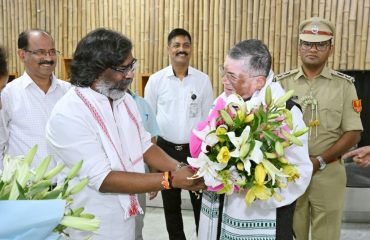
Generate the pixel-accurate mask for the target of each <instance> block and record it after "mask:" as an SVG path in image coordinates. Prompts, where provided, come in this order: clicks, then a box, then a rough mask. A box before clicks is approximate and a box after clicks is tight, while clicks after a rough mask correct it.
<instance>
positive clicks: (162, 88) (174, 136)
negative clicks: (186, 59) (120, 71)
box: [144, 65, 213, 144]
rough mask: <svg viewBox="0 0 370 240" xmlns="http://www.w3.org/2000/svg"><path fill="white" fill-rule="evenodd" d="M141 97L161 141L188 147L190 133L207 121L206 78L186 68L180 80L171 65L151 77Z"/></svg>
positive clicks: (209, 87)
mask: <svg viewBox="0 0 370 240" xmlns="http://www.w3.org/2000/svg"><path fill="white" fill-rule="evenodd" d="M192 96H193V98H195V99H194V100H193V99H192ZM144 97H145V100H147V102H148V103H149V104H150V106H151V107H152V109H153V111H154V113H155V114H156V116H157V122H158V125H159V128H160V131H161V137H163V138H164V139H166V140H167V141H169V142H172V143H177V144H184V143H189V138H190V131H191V129H193V128H195V127H196V124H198V122H200V121H202V120H203V119H205V118H206V117H207V115H208V112H209V110H210V109H211V106H212V102H213V92H212V85H211V82H210V80H209V77H208V75H206V74H205V73H203V72H201V71H199V70H197V69H195V68H192V67H190V66H189V68H188V75H187V76H186V77H185V78H184V79H182V80H180V79H179V78H177V77H176V76H175V74H174V72H173V69H172V66H171V65H170V66H168V67H166V68H164V69H162V70H160V71H158V72H156V73H154V74H153V75H151V76H150V77H149V81H148V83H147V84H146V86H145V94H144Z"/></svg>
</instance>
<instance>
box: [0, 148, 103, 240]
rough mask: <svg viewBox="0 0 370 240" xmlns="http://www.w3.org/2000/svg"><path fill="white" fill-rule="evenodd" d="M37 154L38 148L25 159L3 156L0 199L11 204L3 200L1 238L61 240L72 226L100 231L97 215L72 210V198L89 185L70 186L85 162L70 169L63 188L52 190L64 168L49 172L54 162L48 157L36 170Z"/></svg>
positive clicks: (77, 209) (85, 183)
mask: <svg viewBox="0 0 370 240" xmlns="http://www.w3.org/2000/svg"><path fill="white" fill-rule="evenodd" d="M36 151H37V145H35V146H34V147H33V148H32V149H31V150H30V152H29V153H28V154H27V155H26V156H17V157H10V156H9V155H6V156H5V157H4V160H3V163H4V169H3V171H1V170H0V200H10V201H0V208H3V210H2V211H1V212H2V219H3V220H4V222H2V221H1V219H0V223H1V224H0V225H1V226H3V227H2V228H1V229H0V239H31V238H32V239H45V238H47V239H59V238H60V236H61V235H65V236H68V234H66V233H65V229H66V228H69V227H70V228H74V229H77V230H81V231H95V230H97V229H98V227H99V223H100V221H99V220H98V219H96V218H95V216H94V215H92V214H89V213H86V212H84V208H83V207H80V208H75V209H72V207H71V204H72V202H73V198H72V195H74V194H76V193H78V192H79V191H81V190H82V189H83V188H84V187H85V186H86V185H87V183H88V179H83V180H82V181H80V182H79V183H77V184H75V185H74V186H72V187H70V186H69V182H70V180H72V179H73V178H74V177H75V176H76V175H77V173H78V172H79V170H80V168H81V166H82V163H83V161H82V160H81V161H80V162H78V163H77V164H76V165H75V166H74V167H73V168H72V169H71V171H70V172H69V174H68V176H67V177H66V178H65V180H64V182H63V183H62V184H61V185H58V186H56V187H55V188H53V187H52V179H53V178H54V177H55V176H56V175H57V174H58V173H60V172H61V171H62V170H63V168H64V165H63V164H61V165H58V166H56V167H55V168H53V169H51V170H50V171H47V169H48V167H49V164H50V161H51V158H50V156H48V157H46V158H45V159H44V160H43V161H42V162H41V163H40V165H39V166H37V167H36V168H35V169H33V168H31V167H30V165H31V162H32V160H33V158H34V155H35V153H36ZM40 200H43V201H40ZM20 209H21V210H20ZM19 219H22V220H21V221H19ZM52 231H53V232H54V233H56V234H53V233H52Z"/></svg>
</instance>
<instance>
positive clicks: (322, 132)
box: [276, 18, 362, 240]
mask: <svg viewBox="0 0 370 240" xmlns="http://www.w3.org/2000/svg"><path fill="white" fill-rule="evenodd" d="M334 32H335V29H334V26H333V25H332V24H331V23H330V22H329V21H327V20H325V19H321V18H311V19H308V20H306V21H304V22H302V23H301V24H300V26H299V39H300V43H299V54H300V56H301V61H302V66H301V67H300V68H298V69H296V70H292V71H290V72H287V73H283V74H280V75H278V76H276V80H277V81H280V83H281V84H282V86H283V87H284V88H285V89H286V90H289V89H294V90H295V92H294V95H295V96H293V100H296V101H297V102H298V103H299V104H300V105H301V107H302V111H303V112H304V121H305V123H306V124H307V126H310V131H309V144H308V145H309V154H310V158H311V161H312V164H313V176H312V180H311V183H310V186H309V187H308V188H307V190H306V193H305V194H304V195H302V196H301V197H300V198H299V199H298V200H297V205H296V210H295V214H294V223H293V228H294V231H295V234H296V239H297V240H306V239H307V240H308V236H309V229H310V223H312V226H311V239H312V240H328V239H330V240H336V239H338V240H339V239H340V226H341V218H342V208H343V204H344V199H345V193H346V173H345V169H344V165H343V163H342V162H341V160H340V156H341V155H342V154H343V153H344V152H346V151H347V150H348V149H349V148H351V147H352V146H353V145H355V144H356V143H358V142H359V140H360V133H361V131H362V124H361V119H360V114H359V113H360V111H361V108H360V106H361V105H360V104H361V102H360V100H358V99H357V94H356V89H355V87H354V84H353V82H354V79H353V78H352V77H350V76H347V75H344V74H342V73H339V72H336V71H334V70H332V69H330V68H328V67H327V66H326V63H327V60H328V58H329V56H330V55H331V54H332V52H333V51H334V45H333V35H334Z"/></svg>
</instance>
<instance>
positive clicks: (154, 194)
mask: <svg viewBox="0 0 370 240" xmlns="http://www.w3.org/2000/svg"><path fill="white" fill-rule="evenodd" d="M157 195H158V192H149V193H148V196H149V200H153V199H154V198H155V197H156V196H157Z"/></svg>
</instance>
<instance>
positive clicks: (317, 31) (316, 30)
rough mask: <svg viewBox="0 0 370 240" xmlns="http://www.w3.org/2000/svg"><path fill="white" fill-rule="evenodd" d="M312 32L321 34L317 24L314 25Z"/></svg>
mask: <svg viewBox="0 0 370 240" xmlns="http://www.w3.org/2000/svg"><path fill="white" fill-rule="evenodd" d="M311 31H312V33H313V34H318V33H319V27H318V26H317V25H316V24H314V25H312V28H311Z"/></svg>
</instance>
